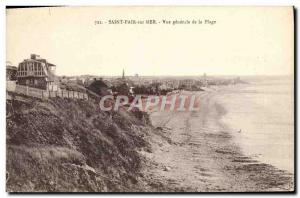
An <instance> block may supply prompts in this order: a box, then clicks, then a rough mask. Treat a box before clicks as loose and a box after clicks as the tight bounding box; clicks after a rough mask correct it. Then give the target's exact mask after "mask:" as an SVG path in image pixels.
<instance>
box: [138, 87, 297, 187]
mask: <svg viewBox="0 0 300 198" xmlns="http://www.w3.org/2000/svg"><path fill="white" fill-rule="evenodd" d="M193 94H197V95H198V96H199V97H198V99H199V100H200V104H201V106H200V111H197V112H167V111H164V112H162V111H156V112H153V113H151V120H152V124H153V126H154V127H156V130H154V131H153V134H152V135H151V137H149V141H150V142H151V146H152V152H151V153H147V152H145V153H143V155H144V156H145V157H146V159H147V160H146V162H147V164H146V166H145V167H146V168H145V169H144V174H145V176H146V177H147V178H148V180H149V181H150V182H151V184H150V185H152V186H153V187H155V188H157V189H158V191H168V190H172V191H187V192H195V191H197V192H203V191H205V192H221V191H226V192H236V191H239V192H245V191H293V189H294V180H293V179H294V178H293V174H292V173H290V172H288V171H285V170H281V169H278V168H277V167H275V166H273V165H271V164H269V163H264V162H261V161H259V160H257V159H255V158H253V157H252V156H249V155H246V154H245V153H244V152H243V151H242V149H241V146H240V142H238V140H237V138H236V137H235V136H234V133H236V131H231V130H232V129H230V128H229V126H227V125H226V124H224V122H222V118H223V117H224V115H226V114H227V112H226V109H225V108H224V106H222V105H221V104H220V103H219V102H218V101H219V97H220V94H221V92H220V91H217V90H213V89H211V90H206V91H202V92H194V93H193ZM166 186H167V187H166Z"/></svg>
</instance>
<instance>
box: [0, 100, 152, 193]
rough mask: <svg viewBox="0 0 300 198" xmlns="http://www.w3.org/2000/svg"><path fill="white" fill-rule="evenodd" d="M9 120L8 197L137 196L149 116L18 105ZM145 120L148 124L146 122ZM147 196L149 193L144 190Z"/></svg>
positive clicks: (90, 107)
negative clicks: (95, 193)
mask: <svg viewBox="0 0 300 198" xmlns="http://www.w3.org/2000/svg"><path fill="white" fill-rule="evenodd" d="M12 103H13V104H12V106H13V109H12V108H8V111H10V112H9V115H10V116H9V117H7V120H6V122H7V156H9V157H7V162H6V163H7V173H6V174H7V179H6V180H7V191H9V192H19V191H28V192H36V191H41V192H45V191H50V192H51V191H56V192H57V191H60V192H63V191H67V192H69V191H80V192H84V191H90V192H91V191H139V190H140V189H141V187H140V184H141V183H142V182H139V181H140V180H142V178H141V177H140V175H141V174H140V173H139V172H140V170H141V164H142V162H143V158H142V157H141V156H140V155H139V154H138V152H139V151H143V152H144V151H145V152H147V151H149V150H150V148H149V145H148V143H147V142H146V141H145V139H144V138H143V137H144V135H145V133H146V131H147V130H145V129H147V128H149V127H150V124H149V123H148V118H147V116H146V117H145V116H143V114H142V113H141V112H137V113H135V114H133V113H128V112H126V111H121V110H120V111H119V112H111V113H109V112H102V111H100V110H99V108H98V106H97V105H96V104H94V103H92V102H90V101H83V100H71V99H61V98H53V99H49V100H44V101H42V100H39V99H32V98H24V97H23V100H14V101H13V102H12ZM144 117H145V118H144ZM143 189H144V190H145V187H143Z"/></svg>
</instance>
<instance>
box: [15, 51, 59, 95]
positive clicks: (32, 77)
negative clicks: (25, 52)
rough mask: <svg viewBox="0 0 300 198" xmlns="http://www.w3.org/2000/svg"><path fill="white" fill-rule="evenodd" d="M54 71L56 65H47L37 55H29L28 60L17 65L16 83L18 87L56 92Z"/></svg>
mask: <svg viewBox="0 0 300 198" xmlns="http://www.w3.org/2000/svg"><path fill="white" fill-rule="evenodd" d="M55 69H56V65H54V64H52V63H49V62H48V61H47V60H46V59H43V58H41V57H40V56H39V55H36V54H31V56H30V59H25V60H24V61H22V62H21V63H20V64H19V66H18V71H17V82H18V84H20V85H26V86H30V87H35V88H39V89H45V90H50V91H56V90H57V89H58V85H57V83H56V78H55Z"/></svg>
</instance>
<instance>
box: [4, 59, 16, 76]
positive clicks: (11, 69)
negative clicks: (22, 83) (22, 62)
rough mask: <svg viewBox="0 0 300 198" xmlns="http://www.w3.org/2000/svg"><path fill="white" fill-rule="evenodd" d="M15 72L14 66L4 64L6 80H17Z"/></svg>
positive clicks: (7, 63)
mask: <svg viewBox="0 0 300 198" xmlns="http://www.w3.org/2000/svg"><path fill="white" fill-rule="evenodd" d="M17 70H18V68H17V67H16V66H13V65H12V63H11V62H9V61H7V62H6V80H7V81H15V80H17Z"/></svg>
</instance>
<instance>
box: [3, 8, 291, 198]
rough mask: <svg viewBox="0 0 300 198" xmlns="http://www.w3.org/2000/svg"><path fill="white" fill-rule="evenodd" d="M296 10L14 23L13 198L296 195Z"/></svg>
mask: <svg viewBox="0 0 300 198" xmlns="http://www.w3.org/2000/svg"><path fill="white" fill-rule="evenodd" d="M294 102H295V101H294V9H293V7H275V6H274V7H268V6H264V7H220V6H219V7H200V6H184V7H183V6H182V7H180V6H173V7H168V6H162V7H155V6H152V7H151V6H148V7H139V6H131V7H130V6H123V7H121V6H119V7H99V6H98V7H97V6H94V7H32V8H10V7H7V9H6V190H7V192H169V193H172V192H184V193H186V192H293V191H294V190H295V189H294V179H295V178H294V174H295V167H294V164H295V158H294V154H295V153H294V151H295V150H294V149H295V140H294V137H295V132H294V130H295V126H294V125H295V121H294Z"/></svg>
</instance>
